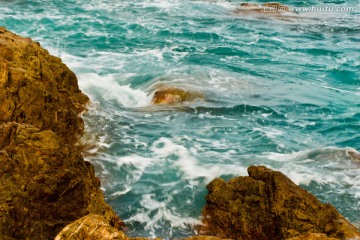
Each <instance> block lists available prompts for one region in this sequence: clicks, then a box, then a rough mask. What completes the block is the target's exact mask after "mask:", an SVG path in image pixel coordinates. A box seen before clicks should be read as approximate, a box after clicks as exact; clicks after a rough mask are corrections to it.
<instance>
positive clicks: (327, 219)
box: [200, 166, 360, 240]
mask: <svg viewBox="0 0 360 240" xmlns="http://www.w3.org/2000/svg"><path fill="white" fill-rule="evenodd" d="M248 173H249V176H246V177H237V178H233V179H231V180H230V181H229V182H225V181H224V180H222V179H220V178H218V179H215V180H213V181H212V182H211V183H209V184H208V186H207V188H208V190H209V194H208V196H207V197H206V201H207V204H206V206H205V207H204V209H203V216H204V218H203V223H204V225H203V226H201V227H200V232H201V233H202V234H207V235H213V236H217V237H221V238H231V239H243V240H245V239H246V240H259V239H262V240H267V239H269V240H276V239H279V240H280V239H289V238H295V237H298V238H295V239H312V238H311V237H317V238H314V239H326V238H330V239H331V238H338V239H346V238H355V237H360V233H359V231H358V229H357V228H356V227H354V226H353V225H351V224H350V223H349V222H348V221H347V220H346V219H345V218H344V217H343V216H342V215H341V214H340V213H338V212H337V211H336V209H335V208H334V207H333V206H332V205H330V204H323V203H321V202H320V201H319V200H318V199H317V198H316V197H315V196H313V195H312V194H310V193H309V192H307V191H306V190H303V189H301V188H300V187H298V186H297V185H295V184H294V183H293V182H292V181H291V180H290V179H289V178H288V177H286V176H285V175H284V174H282V173H281V172H278V171H273V170H270V169H268V168H266V167H264V166H252V167H249V168H248ZM309 233H313V235H310V237H309V235H307V234H309ZM315 233H316V234H315ZM321 234H323V235H321ZM319 237H320V238H319ZM321 237H326V238H321Z"/></svg>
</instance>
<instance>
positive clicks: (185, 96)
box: [152, 87, 204, 104]
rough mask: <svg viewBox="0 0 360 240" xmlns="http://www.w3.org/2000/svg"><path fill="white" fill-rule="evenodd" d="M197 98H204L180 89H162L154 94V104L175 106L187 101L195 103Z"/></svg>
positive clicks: (198, 94)
mask: <svg viewBox="0 0 360 240" xmlns="http://www.w3.org/2000/svg"><path fill="white" fill-rule="evenodd" d="M196 98H204V95H202V94H201V93H198V92H193V91H189V90H185V89H182V88H179V87H161V88H159V89H157V90H156V91H155V92H154V96H153V98H152V103H153V104H173V103H181V102H186V101H193V100H195V99H196Z"/></svg>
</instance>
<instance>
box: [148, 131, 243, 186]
mask: <svg viewBox="0 0 360 240" xmlns="http://www.w3.org/2000/svg"><path fill="white" fill-rule="evenodd" d="M151 150H152V152H153V153H154V155H155V158H158V159H169V157H171V156H174V155H175V156H176V157H177V159H176V160H173V161H172V164H173V166H175V167H176V168H178V169H179V170H180V171H181V172H182V173H183V178H184V179H187V180H196V179H199V178H204V179H205V181H206V182H210V181H211V180H213V179H214V178H215V177H219V176H221V175H235V176H236V175H246V174H247V171H246V168H245V167H243V166H240V165H232V164H222V163H220V162H219V163H218V164H209V163H199V162H198V160H197V158H196V157H195V156H194V155H195V154H196V153H197V150H196V149H195V148H192V149H191V150H188V149H187V148H186V147H184V146H182V145H180V144H176V143H174V142H173V141H172V140H171V139H168V138H164V137H162V138H160V139H159V140H158V141H156V142H155V143H154V144H153V146H152V147H151Z"/></svg>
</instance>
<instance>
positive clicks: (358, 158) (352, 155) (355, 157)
mask: <svg viewBox="0 0 360 240" xmlns="http://www.w3.org/2000/svg"><path fill="white" fill-rule="evenodd" d="M346 153H347V154H348V155H349V157H350V158H351V159H352V160H355V161H360V153H359V152H357V151H355V150H347V151H346Z"/></svg>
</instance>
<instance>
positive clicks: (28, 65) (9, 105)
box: [0, 27, 89, 144]
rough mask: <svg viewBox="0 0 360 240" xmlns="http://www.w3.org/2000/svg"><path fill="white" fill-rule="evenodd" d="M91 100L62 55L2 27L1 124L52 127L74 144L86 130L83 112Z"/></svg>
mask: <svg viewBox="0 0 360 240" xmlns="http://www.w3.org/2000/svg"><path fill="white" fill-rule="evenodd" d="M88 101H89V99H88V97H87V96H86V95H84V94H83V93H82V92H81V91H80V89H79V87H78V82H77V78H76V76H75V74H74V73H73V72H72V71H71V70H70V69H69V68H68V67H67V66H66V65H65V64H64V63H62V62H61V59H60V58H57V57H54V56H52V55H50V54H49V53H48V51H47V50H45V49H43V48H41V47H40V44H39V43H37V42H34V41H32V40H31V39H30V38H23V37H20V36H17V35H15V34H13V33H11V32H9V31H7V30H6V29H5V28H2V27H0V123H1V122H18V123H26V124H31V125H33V126H35V127H37V128H39V129H41V130H45V129H46V130H52V131H53V132H54V133H56V134H57V135H58V136H59V137H60V138H62V139H63V140H64V142H67V143H70V144H71V143H74V142H76V140H77V138H76V137H78V135H80V134H82V132H83V129H84V123H83V120H82V119H81V117H80V113H81V112H82V111H83V110H84V107H85V104H86V103H87V102H88Z"/></svg>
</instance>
